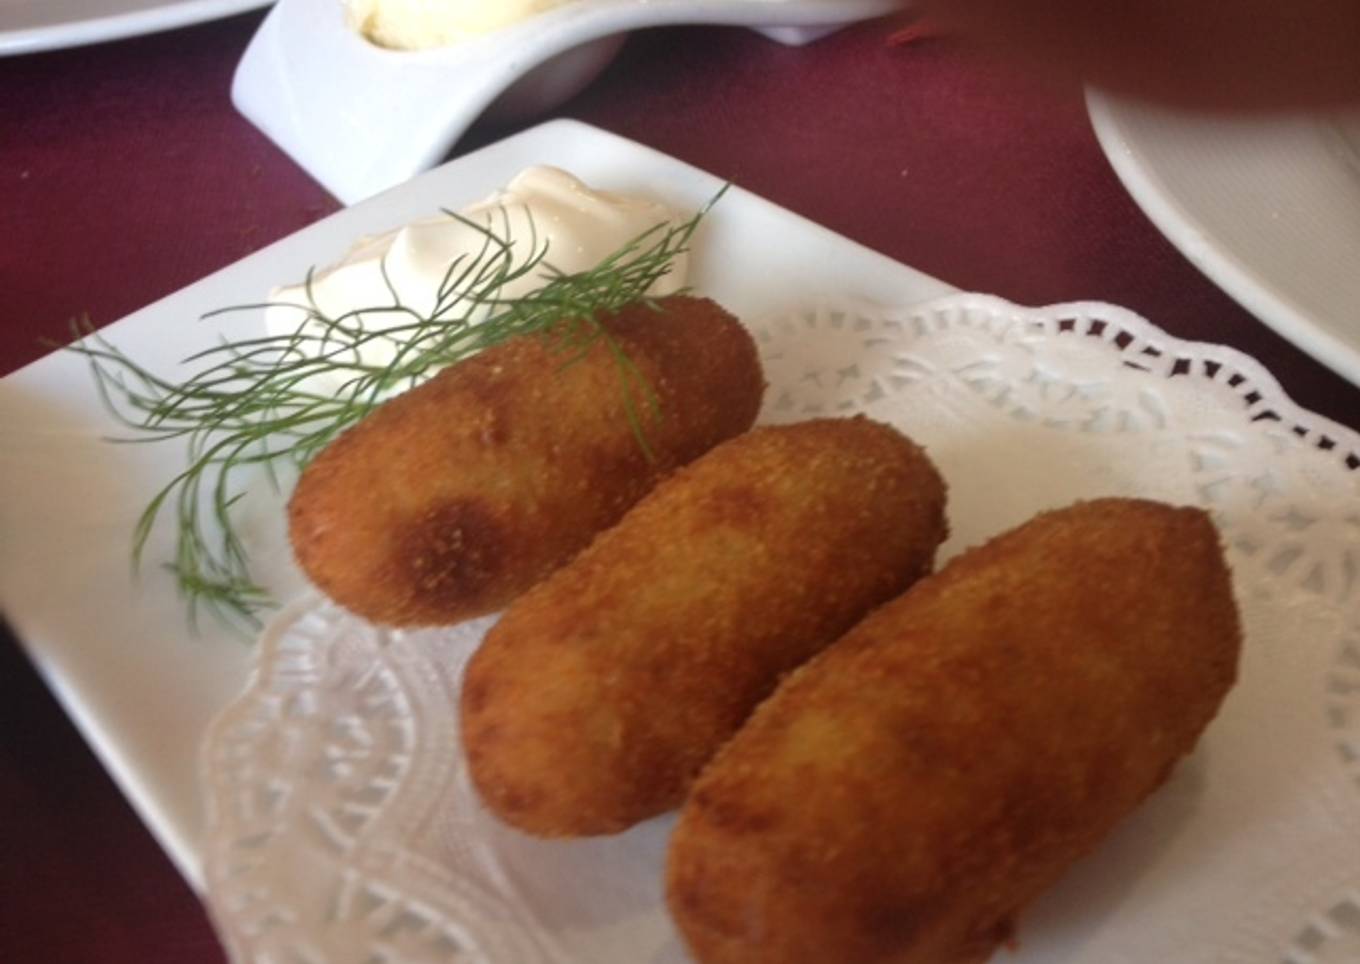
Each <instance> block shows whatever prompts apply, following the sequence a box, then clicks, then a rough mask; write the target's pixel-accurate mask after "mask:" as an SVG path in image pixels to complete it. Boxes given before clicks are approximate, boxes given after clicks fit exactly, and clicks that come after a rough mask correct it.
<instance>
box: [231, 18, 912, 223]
mask: <svg viewBox="0 0 1360 964" xmlns="http://www.w3.org/2000/svg"><path fill="white" fill-rule="evenodd" d="M488 2H495V0H488ZM898 6H899V2H898V0H573V2H570V3H566V4H564V5H562V6H560V7H556V8H554V9H552V10H549V11H547V12H545V13H542V14H538V15H536V16H534V17H531V18H529V19H528V20H525V21H523V22H520V23H517V24H514V25H512V26H509V27H506V28H504V29H502V30H498V31H496V32H494V33H490V34H486V35H485V36H481V37H477V38H474V39H472V40H468V41H465V42H462V43H459V44H455V45H451V46H448V47H442V48H438V49H432V50H418V51H404V50H389V49H385V48H382V47H379V46H377V45H375V44H373V43H370V42H369V41H368V40H366V39H365V38H364V37H362V36H361V35H359V34H358V33H357V32H355V31H354V30H352V29H351V28H350V27H349V26H348V25H347V24H346V22H345V16H344V8H343V4H342V3H341V0H279V3H278V4H277V5H276V6H275V7H274V9H273V10H272V11H271V12H270V13H269V15H268V17H266V18H265V21H264V23H263V24H262V25H261V26H260V30H259V32H258V33H257V34H256V35H255V37H254V39H253V40H252V41H251V43H250V46H249V47H248V48H247V50H246V53H245V56H244V57H243V58H242V60H241V64H240V66H239V67H238V68H237V71H236V79H235V82H234V84H233V86H232V99H233V101H234V102H235V104H236V106H237V108H238V109H240V111H241V113H243V114H245V116H246V117H247V118H249V119H250V120H251V121H252V122H253V123H254V124H255V125H256V126H258V127H259V128H260V129H261V130H263V131H264V132H265V133H266V134H267V135H269V137H270V138H272V139H273V140H274V141H275V142H276V143H277V144H278V145H279V146H280V147H282V148H283V149H284V150H285V151H287V152H288V154H289V155H291V156H292V157H293V159H294V160H296V161H297V162H298V163H299V164H301V165H302V166H303V167H304V168H306V169H307V171H308V172H309V173H311V174H312V176H313V177H315V178H316V179H317V180H318V181H320V182H321V183H322V184H323V185H325V186H326V188H327V189H329V190H330V191H331V192H332V193H334V194H335V195H336V196H337V197H339V198H340V199H341V200H342V201H344V202H346V203H352V202H354V201H358V200H361V199H362V198H365V197H368V196H370V195H372V194H376V193H378V192H379V191H382V190H384V189H386V188H389V187H392V186H393V185H395V184H399V183H401V182H402V181H405V180H407V179H408V178H410V177H412V176H414V175H415V174H418V173H420V172H421V171H424V170H426V169H428V168H430V167H433V166H434V165H435V164H437V163H438V162H439V161H440V160H442V159H443V157H444V156H445V155H446V154H447V153H448V152H449V149H450V148H451V147H452V146H453V144H454V142H455V141H457V139H458V138H459V136H461V135H462V133H463V132H464V131H465V130H466V129H467V127H468V126H469V125H470V124H471V123H472V122H473V121H474V120H476V119H477V118H478V117H479V116H480V115H481V114H482V113H483V112H484V111H486V110H487V109H488V108H494V109H496V110H497V111H503V112H506V113H508V114H510V115H513V116H516V117H524V116H528V115H532V114H534V113H538V112H541V111H545V110H549V109H551V108H552V107H555V106H556V105H557V104H559V103H561V102H562V101H564V100H566V99H567V98H569V97H571V96H572V95H574V94H576V93H578V92H579V91H580V90H581V89H582V88H583V87H585V86H586V84H588V83H590V81H592V80H593V79H594V78H595V77H596V76H597V75H598V74H599V72H600V71H601V70H603V69H604V67H605V66H606V65H607V64H608V63H609V61H610V59H612V57H613V56H614V54H615V53H616V52H617V51H618V48H619V46H620V44H621V43H622V40H623V37H624V35H625V34H626V33H627V32H628V31H629V30H633V29H636V28H639V27H648V26H660V25H663V24H680V23H713V24H736V25H743V26H749V27H754V28H756V29H759V30H761V31H762V32H763V33H765V34H767V35H768V36H770V37H771V38H773V39H775V40H778V41H780V42H781V43H790V44H801V43H806V42H808V41H810V40H814V39H817V38H818V37H821V36H823V35H824V34H826V33H829V32H831V31H832V30H834V29H836V28H838V27H840V26H843V25H845V24H847V23H851V22H854V21H856V20H863V19H867V18H869V17H873V16H878V15H881V14H884V13H887V12H889V11H891V10H893V9H896V8H897V7H898Z"/></svg>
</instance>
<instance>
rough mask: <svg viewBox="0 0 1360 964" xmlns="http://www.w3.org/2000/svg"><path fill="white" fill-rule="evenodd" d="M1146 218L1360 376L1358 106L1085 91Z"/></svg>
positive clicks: (1309, 344)
mask: <svg viewBox="0 0 1360 964" xmlns="http://www.w3.org/2000/svg"><path fill="white" fill-rule="evenodd" d="M1087 103H1088V106H1089V108H1090V112H1091V120H1092V122H1093V123H1094V125H1095V130H1096V135H1097V137H1098V138H1099V139H1100V144H1101V146H1102V147H1103V148H1104V150H1105V153H1106V155H1107V156H1108V157H1109V159H1110V163H1111V164H1112V165H1113V166H1114V169H1115V171H1116V172H1117V173H1118V175H1119V177H1120V179H1121V180H1122V181H1123V182H1124V185H1125V187H1127V188H1128V190H1129V193H1130V194H1132V195H1133V198H1134V200H1135V201H1137V202H1138V204H1139V206H1141V207H1142V209H1143V211H1144V212H1145V213H1146V214H1147V215H1148V217H1149V218H1151V219H1152V222H1153V223H1154V224H1156V225H1157V227H1158V228H1159V229H1160V230H1161V231H1162V233H1163V234H1165V235H1166V236H1167V238H1168V239H1170V241H1171V242H1172V243H1173V244H1174V245H1176V247H1178V248H1179V249H1180V250H1181V252H1182V253H1183V254H1184V255H1185V256H1186V257H1187V258H1189V259H1190V261H1191V262H1193V263H1194V264H1195V266H1196V267H1198V268H1199V269H1200V270H1201V271H1203V272H1204V273H1205V274H1206V275H1208V276H1209V278H1210V279H1212V280H1213V281H1214V282H1215V283H1216V284H1217V285H1218V286H1219V287H1221V288H1222V289H1223V290H1224V291H1226V292H1227V293H1228V294H1229V295H1231V296H1232V297H1233V298H1235V299H1236V300H1237V301H1238V302H1239V303H1240V304H1241V305H1242V306H1243V307H1245V308H1246V309H1247V310H1248V311H1250V312H1251V313H1252V314H1254V315H1256V316H1257V317H1258V318H1260V319H1261V320H1262V321H1263V322H1265V323H1266V324H1267V325H1270V326H1271V327H1272V328H1274V329H1275V330H1276V331H1277V332H1279V333H1280V334H1281V335H1283V336H1284V337H1285V338H1288V339H1289V340H1290V341H1292V342H1294V343H1295V344H1296V345H1298V346H1299V347H1300V348H1302V349H1303V350H1304V351H1306V352H1308V353H1309V354H1310V355H1312V356H1313V357H1314V358H1316V359H1317V360H1318V361H1320V362H1322V363H1323V364H1324V365H1327V366H1329V367H1331V368H1332V369H1334V370H1335V371H1337V372H1339V373H1340V374H1341V375H1342V376H1344V377H1346V378H1348V379H1350V380H1351V381H1352V382H1355V383H1357V384H1360V111H1352V112H1349V113H1345V112H1338V113H1334V114H1290V115H1264V116H1251V115H1212V114H1198V113H1191V112H1185V111H1177V110H1172V109H1168V108H1165V107H1159V106H1154V105H1149V104H1142V103H1138V102H1134V101H1128V100H1123V99H1120V98H1116V97H1114V96H1111V95H1109V94H1105V93H1100V92H1096V91H1092V92H1090V93H1089V94H1088V96H1087Z"/></svg>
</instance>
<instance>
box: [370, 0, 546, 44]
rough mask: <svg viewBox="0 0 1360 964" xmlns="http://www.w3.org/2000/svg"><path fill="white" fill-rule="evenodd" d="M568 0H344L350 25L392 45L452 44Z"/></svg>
mask: <svg viewBox="0 0 1360 964" xmlns="http://www.w3.org/2000/svg"><path fill="white" fill-rule="evenodd" d="M567 2H569V0H346V3H345V15H346V18H347V19H348V21H349V24H350V26H351V27H352V28H353V29H355V30H357V31H359V32H360V33H362V34H363V35H364V36H365V37H367V38H368V39H369V40H372V41H373V42H374V43H376V44H380V45H382V46H384V47H395V48H396V49H398V50H423V49H425V48H427V47H442V46H445V45H446V44H452V43H458V42H459V41H461V40H467V39H469V38H470V37H475V36H478V35H479V34H485V33H490V32H492V31H493V30H499V29H500V28H501V27H506V26H509V25H510V24H512V23H515V22H517V21H520V20H526V19H528V18H529V17H532V16H534V15H535V14H539V13H542V12H543V11H545V10H550V9H552V8H553V7H558V6H561V5H562V4H563V3H567Z"/></svg>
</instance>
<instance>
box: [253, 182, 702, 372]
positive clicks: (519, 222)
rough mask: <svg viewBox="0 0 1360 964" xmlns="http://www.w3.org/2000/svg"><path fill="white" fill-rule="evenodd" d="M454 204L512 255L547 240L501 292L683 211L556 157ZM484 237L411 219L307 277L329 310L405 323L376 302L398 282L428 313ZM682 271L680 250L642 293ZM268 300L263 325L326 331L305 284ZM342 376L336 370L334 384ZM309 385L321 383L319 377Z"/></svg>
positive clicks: (384, 358)
mask: <svg viewBox="0 0 1360 964" xmlns="http://www.w3.org/2000/svg"><path fill="white" fill-rule="evenodd" d="M459 213H460V214H461V215H462V216H463V217H464V218H467V219H468V220H470V221H472V222H473V223H474V224H477V225H481V226H483V227H485V228H487V229H488V230H490V231H492V232H494V233H495V234H496V236H497V237H501V238H508V239H509V240H510V241H511V242H512V243H513V245H514V248H513V254H512V258H513V261H514V263H515V264H521V263H523V262H525V261H527V260H528V259H529V258H530V257H531V256H532V255H533V254H534V253H535V252H536V251H537V250H539V249H541V248H543V247H544V246H545V245H546V247H547V255H546V256H545V257H544V259H543V262H542V263H541V264H539V265H538V266H537V267H536V268H535V269H534V270H533V271H531V272H529V273H528V274H526V275H525V276H524V277H521V278H517V279H515V280H513V281H511V282H509V283H507V284H505V285H504V286H503V287H501V288H500V290H499V293H498V297H500V298H516V297H520V296H523V295H525V294H527V293H529V292H530V291H532V290H534V289H535V288H538V287H540V286H542V285H543V284H544V283H545V282H546V281H547V280H548V278H549V277H550V274H549V268H551V269H555V270H557V271H561V272H563V273H565V274H573V273H576V272H580V271H586V270H589V269H591V268H594V267H595V266H597V265H598V264H599V263H600V262H601V261H602V260H604V259H605V258H606V257H608V256H609V255H611V254H613V253H614V252H616V251H618V250H619V249H620V248H622V247H623V246H624V245H625V244H627V243H628V242H629V241H632V240H633V239H635V238H637V237H638V236H639V235H641V234H643V233H644V232H646V231H648V230H650V229H652V228H654V227H656V226H657V225H658V224H678V223H680V222H682V221H683V220H685V217H684V216H682V215H681V214H679V213H678V212H676V211H674V210H672V209H671V208H669V207H667V206H666V205H664V204H660V203H658V202H656V201H649V200H646V199H643V198H637V197H626V196H623V195H619V194H612V193H609V192H606V191H596V190H593V189H591V188H590V187H588V186H586V185H585V184H584V183H582V182H581V181H580V180H579V179H577V178H576V177H573V176H572V175H571V174H568V173H567V172H566V171H563V170H559V169H558V168H554V167H531V168H528V169H527V170H525V171H523V172H521V173H520V174H519V175H518V176H516V177H515V178H514V179H513V180H512V181H511V182H510V183H509V184H508V185H506V187H504V188H503V189H501V190H500V191H498V192H497V193H496V194H494V195H492V196H491V197H489V198H487V199H486V200H484V201H481V202H479V203H477V204H474V205H472V206H471V207H469V208H467V209H465V210H463V211H461V212H459ZM485 245H486V236H485V235H484V234H483V233H482V232H481V231H479V230H477V228H474V227H472V226H470V225H468V224H466V223H464V222H462V221H459V220H457V219H456V218H452V217H449V216H448V215H441V216H439V217H434V218H427V219H424V220H421V221H416V222H414V223H412V224H408V225H406V226H405V227H402V228H399V229H397V230H395V231H390V232H388V233H386V234H382V235H378V236H376V237H371V238H364V239H362V240H360V241H359V242H358V243H357V244H356V245H355V246H354V248H353V249H352V250H351V251H350V252H349V253H348V254H347V255H346V256H345V257H344V258H343V259H342V260H341V261H340V262H339V263H338V264H336V265H333V266H331V267H329V268H326V269H324V270H320V271H317V272H316V273H315V274H314V275H313V277H312V283H311V301H312V302H314V303H315V306H316V309H317V310H318V311H319V312H320V313H321V314H323V315H324V316H326V317H328V318H330V319H339V318H341V317H342V316H344V315H347V314H348V313H350V312H358V314H356V315H354V316H353V317H351V318H346V319H345V324H346V325H357V326H361V327H362V328H363V329H364V330H365V331H368V332H377V331H382V330H384V329H387V328H390V327H392V326H394V325H403V324H410V323H411V322H412V320H413V319H412V318H411V316H410V315H407V314H404V313H399V312H391V311H382V310H375V309H382V308H383V307H385V306H391V305H392V304H393V293H394V292H395V294H396V297H397V299H398V300H399V301H400V303H401V304H402V305H403V306H405V307H407V308H409V309H411V310H412V311H414V312H416V313H417V314H418V315H419V316H420V317H422V318H424V317H428V316H429V315H430V314H431V313H432V312H433V311H434V309H435V306H436V302H437V299H438V292H439V288H440V285H441V283H443V281H444V279H445V276H446V274H447V273H448V271H449V266H450V265H451V264H452V263H453V262H454V261H455V260H457V259H458V258H460V257H465V258H466V259H467V260H468V261H471V260H473V259H475V258H477V257H478V256H479V255H481V256H482V257H483V259H484V260H487V258H486V256H485V255H482V252H483V250H484V248H485ZM384 271H385V273H386V278H384ZM687 274H688V257H687V256H686V255H684V254H681V255H678V256H677V257H676V258H675V260H674V261H673V262H672V264H671V270H670V272H669V273H667V274H666V275H664V276H662V277H661V278H659V279H657V281H656V283H655V284H653V285H652V287H651V288H649V289H648V292H647V293H648V294H651V295H656V296H661V295H666V294H670V293H672V292H674V291H676V290H678V289H680V288H681V287H683V286H684V284H685V280H686V276H687ZM389 283H390V287H389ZM269 300H270V302H271V306H270V307H269V308H268V309H267V310H266V312H265V326H266V328H267V329H268V331H269V333H270V334H273V335H291V334H293V333H295V332H298V331H299V328H301V329H302V331H303V332H304V333H306V334H312V335H322V334H324V333H325V330H326V329H325V327H324V326H323V325H322V324H320V323H318V322H316V321H309V320H308V315H307V309H306V307H305V306H306V305H308V304H309V299H308V290H307V286H306V285H305V284H297V285H290V286H287V287H283V288H276V289H275V290H274V291H273V292H272V293H271V294H270V299H269ZM296 306H304V307H296ZM467 310H468V308H467V306H464V307H460V308H456V309H455V310H454V312H453V313H452V314H453V316H454V317H455V318H460V317H462V316H463V315H464V314H465V313H466V312H467ZM399 347H400V342H399V341H398V340H397V339H386V338H375V339H371V340H369V341H368V342H366V343H365V344H364V346H363V349H362V351H361V352H360V354H359V358H358V359H357V361H359V362H360V363H362V364H365V365H386V364H388V363H390V362H391V361H392V359H393V358H394V357H395V352H396V350H397V348H399ZM350 360H355V359H350ZM345 377H347V376H345V375H342V374H337V375H336V377H335V384H336V385H338V384H339V383H340V382H341V381H343V380H344V378H345ZM316 387H317V388H321V386H320V385H319V384H318V385H317V386H316Z"/></svg>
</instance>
